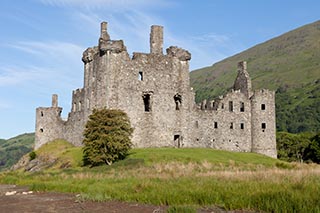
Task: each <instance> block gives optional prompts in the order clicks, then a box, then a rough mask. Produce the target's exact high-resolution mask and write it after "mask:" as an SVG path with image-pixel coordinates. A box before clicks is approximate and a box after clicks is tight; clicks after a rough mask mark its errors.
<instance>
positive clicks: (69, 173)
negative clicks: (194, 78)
mask: <svg viewBox="0 0 320 213" xmlns="http://www.w3.org/2000/svg"><path fill="white" fill-rule="evenodd" d="M46 146H47V147H44V148H43V149H39V150H38V151H37V157H39V156H41V155H44V156H47V155H50V156H51V155H55V156H56V157H55V158H57V159H59V162H58V161H57V162H56V163H55V164H52V166H51V167H48V168H47V169H46V170H42V171H39V172H33V173H30V172H7V173H0V182H1V183H6V184H20V185H29V186H31V187H32V190H41V191H59V192H71V193H77V194H81V197H82V198H83V199H90V200H94V201H105V200H110V199H112V200H121V201H131V202H140V203H150V204H156V205H168V206H170V207H171V209H190V208H191V209H192V208H194V209H196V208H198V207H200V206H204V207H209V208H210V207H212V206H215V207H220V208H224V209H228V210H233V209H243V210H254V211H261V210H262V211H270V212H310V211H311V212H312V211H316V212H317V211H320V203H319V202H318V198H319V196H320V168H319V166H317V165H302V164H290V163H284V162H282V161H279V160H276V159H272V158H269V157H266V156H263V155H258V154H253V153H233V152H226V151H217V150H212V149H200V148H196V149H187V148H186V149H174V148H150V149H133V150H131V153H130V155H129V157H128V158H127V159H125V160H123V161H119V162H116V163H114V164H113V165H111V166H100V167H94V168H91V169H90V168H87V167H81V166H80V165H81V148H79V147H73V146H72V145H69V144H67V143H65V142H63V141H58V142H55V143H51V144H48V145H46ZM70 159H73V160H74V161H72V160H70ZM60 161H61V162H60ZM62 162H63V163H66V162H69V165H70V166H69V168H65V167H63V168H64V169H58V168H60V167H61V164H63V163H62ZM302 195H303V196H302ZM185 207H186V208H185Z"/></svg>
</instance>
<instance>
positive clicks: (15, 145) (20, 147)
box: [0, 133, 34, 171]
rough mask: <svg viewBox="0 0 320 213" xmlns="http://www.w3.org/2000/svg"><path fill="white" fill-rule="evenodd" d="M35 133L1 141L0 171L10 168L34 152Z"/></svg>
mask: <svg viewBox="0 0 320 213" xmlns="http://www.w3.org/2000/svg"><path fill="white" fill-rule="evenodd" d="M33 144H34V133H26V134H22V135H19V136H16V137H14V138H10V139H8V140H3V139H0V171H1V170H4V169H7V168H10V167H11V166H12V165H14V164H15V163H17V162H18V160H19V159H20V158H21V157H22V156H23V155H25V154H26V153H28V152H30V151H31V150H32V147H33Z"/></svg>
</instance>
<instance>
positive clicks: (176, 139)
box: [173, 135, 181, 148]
mask: <svg viewBox="0 0 320 213" xmlns="http://www.w3.org/2000/svg"><path fill="white" fill-rule="evenodd" d="M173 141H174V144H175V145H176V146H177V147H178V148H180V147H181V136H180V135H174V136H173Z"/></svg>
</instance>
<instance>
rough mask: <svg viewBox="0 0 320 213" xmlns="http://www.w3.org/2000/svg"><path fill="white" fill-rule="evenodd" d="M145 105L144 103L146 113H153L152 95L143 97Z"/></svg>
mask: <svg viewBox="0 0 320 213" xmlns="http://www.w3.org/2000/svg"><path fill="white" fill-rule="evenodd" d="M143 103H144V111H145V112H151V95H150V94H144V95H143Z"/></svg>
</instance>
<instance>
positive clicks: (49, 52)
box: [9, 41, 85, 61]
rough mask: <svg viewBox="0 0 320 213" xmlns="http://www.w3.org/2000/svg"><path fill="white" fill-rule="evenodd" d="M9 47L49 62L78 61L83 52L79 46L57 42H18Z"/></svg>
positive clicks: (82, 48)
mask: <svg viewBox="0 0 320 213" xmlns="http://www.w3.org/2000/svg"><path fill="white" fill-rule="evenodd" d="M9 46H10V47H12V48H15V49H18V50H21V51H23V52H26V53H29V54H33V55H35V56H37V57H40V58H43V59H48V60H51V61H57V60H58V61H70V60H71V61H80V58H81V55H82V52H83V51H84V50H85V48H84V47H81V46H79V45H76V44H72V43H67V42H59V41H45V42H39V41H20V42H16V43H15V44H10V45H9Z"/></svg>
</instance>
